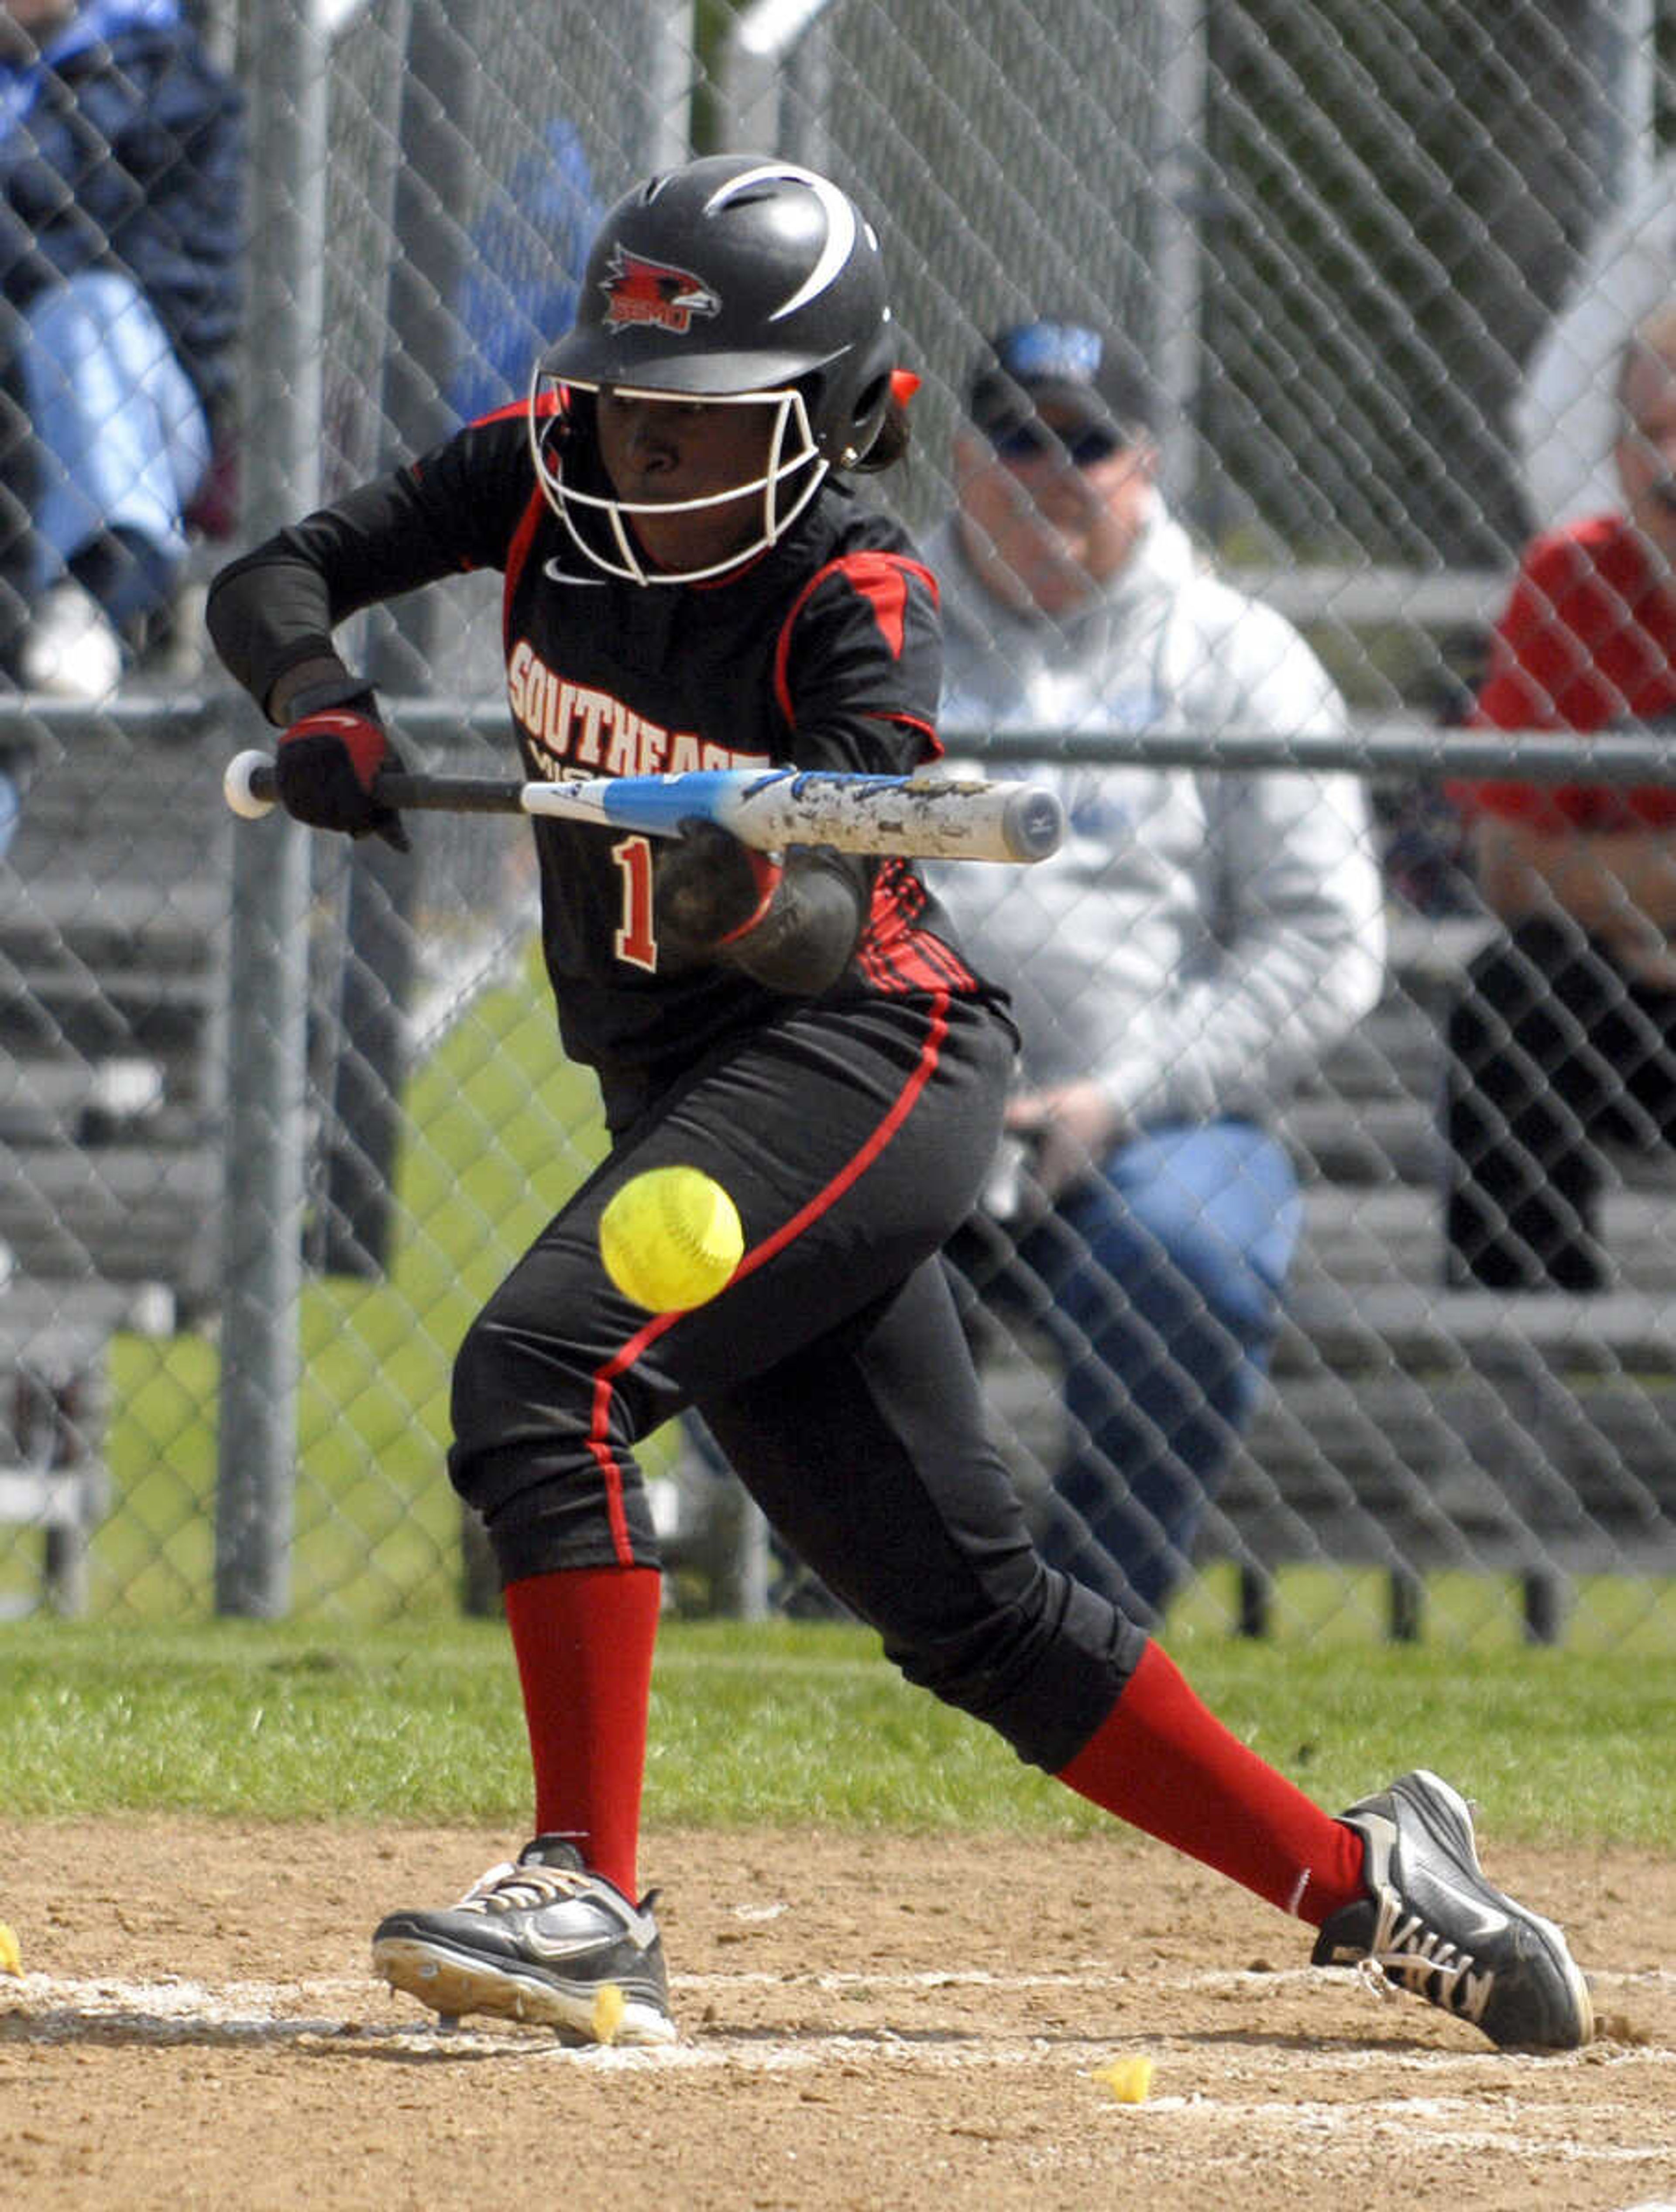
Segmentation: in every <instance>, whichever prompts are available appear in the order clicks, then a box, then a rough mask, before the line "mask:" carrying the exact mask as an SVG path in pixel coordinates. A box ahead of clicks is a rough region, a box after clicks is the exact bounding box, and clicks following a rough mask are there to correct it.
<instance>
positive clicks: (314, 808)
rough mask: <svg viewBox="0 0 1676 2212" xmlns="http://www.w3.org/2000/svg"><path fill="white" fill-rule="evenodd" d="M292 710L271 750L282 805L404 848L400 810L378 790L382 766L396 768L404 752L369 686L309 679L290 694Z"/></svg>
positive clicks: (306, 818)
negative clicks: (387, 802)
mask: <svg viewBox="0 0 1676 2212" xmlns="http://www.w3.org/2000/svg"><path fill="white" fill-rule="evenodd" d="M345 693H346V694H347V696H344V695H345ZM323 695H324V696H323ZM299 708H301V710H302V711H301V713H299V712H298V709H299ZM291 712H292V714H293V715H294V716H295V717H296V719H295V720H293V721H292V722H291V724H290V726H289V728H287V729H286V730H284V731H283V732H282V734H281V736H280V739H279V750H278V751H277V754H276V755H275V757H274V781H275V783H276V785H277V787H278V791H279V799H280V804H281V805H283V807H284V809H285V811H286V812H287V813H288V814H292V815H295V816H296V819H297V820H298V821H299V822H307V823H308V824H309V825H310V827H311V828H313V829H341V830H342V831H344V834H345V835H346V836H350V837H365V836H379V837H382V838H383V840H384V842H386V844H387V845H393V847H394V848H395V849H396V851H397V852H399V853H405V852H407V851H408V850H409V849H410V848H409V845H408V841H407V832H406V831H405V829H403V828H402V825H401V817H400V816H399V814H398V813H397V812H396V810H395V809H394V807H393V806H385V805H381V804H380V803H379V801H378V800H377V799H375V798H374V796H373V782H374V779H375V777H376V776H377V775H378V773H379V770H380V769H386V768H389V769H399V768H400V766H401V759H400V756H399V754H398V753H397V751H396V749H395V747H394V746H393V744H391V742H390V735H389V732H388V731H387V730H386V728H385V726H384V725H383V723H382V722H381V720H380V719H379V714H378V702H377V701H376V700H375V698H374V696H373V694H372V691H371V690H370V689H369V688H368V687H367V686H365V685H363V686H361V687H360V688H359V689H358V690H350V689H349V687H348V686H347V685H339V684H315V685H311V686H309V687H308V688H306V689H305V690H302V692H300V693H299V694H298V696H296V698H295V699H294V700H292V702H291Z"/></svg>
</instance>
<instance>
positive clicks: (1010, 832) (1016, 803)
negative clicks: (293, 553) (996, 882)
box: [1001, 783, 1065, 860]
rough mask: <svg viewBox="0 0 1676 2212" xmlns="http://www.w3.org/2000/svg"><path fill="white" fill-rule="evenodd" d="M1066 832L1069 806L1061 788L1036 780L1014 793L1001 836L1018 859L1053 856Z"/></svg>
mask: <svg viewBox="0 0 1676 2212" xmlns="http://www.w3.org/2000/svg"><path fill="white" fill-rule="evenodd" d="M1001 836H1002V842H1003V843H1004V844H1005V846H1006V848H1007V850H1008V851H1009V853H1010V854H1012V856H1013V858H1014V859H1015V860H1047V859H1049V858H1050V857H1051V855H1052V854H1055V853H1057V851H1058V849H1059V848H1060V846H1061V845H1062V844H1063V842H1064V836H1065V810H1064V808H1063V806H1062V805H1060V803H1059V797H1058V794H1057V792H1052V791H1049V790H1048V789H1047V788H1046V787H1045V786H1044V785H1042V784H1039V783H1036V784H1024V785H1022V786H1021V787H1020V788H1019V789H1018V790H1017V791H1015V792H1014V793H1012V795H1011V797H1010V798H1009V799H1008V801H1007V805H1006V807H1005V810H1004V811H1003V814H1002V817H1001Z"/></svg>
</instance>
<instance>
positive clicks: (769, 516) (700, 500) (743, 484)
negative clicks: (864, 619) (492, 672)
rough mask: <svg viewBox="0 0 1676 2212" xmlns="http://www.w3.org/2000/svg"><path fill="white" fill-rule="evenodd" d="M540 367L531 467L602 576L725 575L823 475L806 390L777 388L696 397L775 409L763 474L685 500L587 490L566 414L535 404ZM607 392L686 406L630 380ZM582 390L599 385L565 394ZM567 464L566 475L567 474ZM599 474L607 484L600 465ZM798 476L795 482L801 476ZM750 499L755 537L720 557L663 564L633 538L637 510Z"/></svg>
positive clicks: (762, 544) (685, 578)
mask: <svg viewBox="0 0 1676 2212" xmlns="http://www.w3.org/2000/svg"><path fill="white" fill-rule="evenodd" d="M540 389H541V387H540V384H539V371H538V382H537V386H536V388H535V390H534V391H533V393H532V398H531V407H530V418H529V419H530V425H531V452H532V455H533V460H534V463H535V473H536V477H537V480H538V481H539V483H540V486H541V489H542V490H543V492H544V493H545V495H546V498H547V501H548V503H549V505H550V506H552V507H553V508H554V509H555V510H556V512H557V513H558V517H559V520H561V521H562V522H563V523H564V526H565V528H566V529H567V530H568V531H569V532H570V537H571V539H572V541H573V542H574V543H575V544H576V548H577V550H579V551H580V552H581V553H582V555H583V556H585V557H586V558H587V559H588V560H589V561H591V562H593V564H594V567H595V568H602V569H604V570H605V572H606V574H607V575H611V576H616V577H619V578H621V579H623V580H625V581H626V582H628V583H632V584H697V583H704V582H705V581H707V580H709V579H710V577H712V576H719V575H724V574H726V573H727V571H728V569H730V568H738V567H739V566H740V563H741V562H746V561H749V560H752V559H753V558H754V557H755V556H757V555H758V554H759V553H762V552H765V551H766V550H767V549H768V548H769V547H770V546H771V545H772V544H775V543H776V541H777V539H778V538H781V537H782V536H783V534H784V532H786V531H787V530H788V529H789V527H790V526H791V525H792V523H794V522H795V520H796V519H797V517H798V516H799V515H800V514H801V513H802V512H803V509H804V508H805V507H807V506H808V503H809V501H811V500H812V499H813V498H814V495H815V494H816V492H817V491H819V489H820V485H821V483H822V481H823V480H824V478H825V477H826V463H825V462H824V461H823V460H822V459H821V458H820V453H818V452H817V450H816V447H815V444H814V436H813V435H812V433H811V431H810V428H809V418H808V409H807V408H806V406H805V405H804V402H803V395H802V394H801V392H798V391H796V390H795V389H788V390H785V391H781V392H737V393H720V394H717V395H716V397H715V398H710V399H705V400H704V401H702V402H699V403H698V404H702V405H704V406H706V407H752V408H759V409H765V410H769V409H771V410H773V417H774V419H773V422H772V424H771V428H770V430H769V436H768V457H767V460H766V463H765V466H764V468H763V469H762V471H761V472H760V473H759V474H758V475H756V476H754V477H747V478H744V479H742V480H741V481H740V482H739V483H732V484H728V485H727V486H725V487H724V488H723V489H722V490H720V491H713V492H704V493H702V494H699V495H696V496H694V497H692V498H690V499H667V500H664V499H659V500H652V499H625V498H623V497H621V496H620V495H619V494H618V493H616V492H615V491H614V490H612V489H606V490H603V491H590V490H587V489H584V488H583V486H582V483H580V482H578V481H577V477H578V476H579V474H580V471H578V470H577V469H576V465H575V463H574V462H570V458H569V455H568V454H567V451H566V447H567V445H570V443H572V442H573V438H574V418H572V427H571V428H570V429H567V428H565V427H564V426H565V423H566V416H565V414H564V413H563V412H558V413H545V411H541V410H540ZM607 389H608V390H609V391H610V392H611V394H612V396H613V398H619V399H650V400H655V401H657V402H660V403H661V404H665V405H681V404H692V403H691V402H683V401H682V400H681V399H680V398H677V397H676V395H674V394H673V393H670V392H654V391H647V390H644V389H642V388H637V387H633V386H621V385H619V386H609V387H607ZM576 393H587V394H588V395H589V396H591V397H592V398H594V399H595V400H597V399H598V397H599V392H598V388H597V387H595V386H590V385H582V384H572V385H569V386H566V395H567V398H568V397H569V396H570V394H576ZM567 462H569V465H570V473H568V474H567ZM600 477H601V479H602V480H603V481H605V482H606V483H607V484H608V483H609V478H608V477H606V474H605V471H604V467H603V464H601V466H600ZM800 477H801V482H799V481H798V479H799V478H800ZM750 498H755V499H756V500H757V501H758V504H759V528H758V530H757V532H756V534H755V536H754V537H753V538H750V539H749V540H748V542H747V543H746V544H743V545H741V546H740V547H738V548H735V549H734V550H730V551H729V552H728V553H727V554H726V555H724V556H722V558H721V559H719V560H716V561H712V562H707V563H705V564H704V565H702V566H698V567H683V568H667V567H664V566H662V565H661V564H660V565H653V564H652V563H650V562H648V560H647V557H646V555H645V553H644V552H643V550H642V549H641V547H640V545H639V544H637V540H636V538H635V535H634V532H633V529H632V523H633V519H634V518H635V517H636V516H637V515H643V514H644V515H652V516H658V517H667V516H669V515H679V514H693V513H704V512H707V511H709V510H711V509H714V508H717V507H731V506H734V505H735V504H736V503H738V502H739V501H742V500H746V499H750Z"/></svg>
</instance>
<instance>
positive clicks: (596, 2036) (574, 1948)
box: [373, 1836, 675, 2044]
mask: <svg viewBox="0 0 1676 2212" xmlns="http://www.w3.org/2000/svg"><path fill="white" fill-rule="evenodd" d="M654 1897H655V1893H653V1895H651V1896H648V1897H646V1898H644V1899H642V1901H641V1903H640V1904H639V1905H631V1903H630V1902H629V1900H628V1899H627V1898H626V1897H625V1896H624V1895H623V1893H622V1892H621V1891H620V1890H619V1889H617V1888H616V1887H613V1884H612V1883H610V1882H608V1881H606V1880H605V1878H604V1876H603V1875H596V1874H590V1873H589V1872H588V1869H587V1868H586V1867H585V1866H584V1865H583V1864H582V1855H581V1853H580V1852H579V1851H578V1850H576V1845H575V1844H571V1843H567V1842H566V1841H565V1840H564V1838H562V1837H558V1836H538V1837H537V1838H535V1841H534V1842H533V1843H532V1844H526V1845H525V1846H524V1848H523V1850H521V1852H520V1853H519V1855H518V1857H517V1859H516V1861H515V1863H511V1864H509V1865H505V1866H497V1867H491V1869H490V1870H489V1872H488V1873H487V1874H486V1875H484V1877H483V1879H482V1880H481V1881H478V1882H476V1883H474V1884H473V1885H472V1888H471V1889H469V1890H468V1891H467V1892H466V1895H465V1896H464V1897H462V1898H461V1899H460V1902H459V1904H458V1905H450V1906H448V1908H446V1909H445V1910H444V1911H440V1912H393V1913H391V1914H390V1915H389V1917H387V1919H385V1920H382V1921H381V1922H380V1923H379V1925H378V1927H377V1929H376V1930H375V1933H374V1936H373V1972H375V1973H376V1974H379V1975H381V1977H382V1978H383V1979H384V1980H385V1981H387V1982H388V1983H389V1984H390V1986H391V1988H392V1989H396V1990H405V1991H406V1992H407V1994H408V1996H414V1997H417V1999H418V2000H419V2002H420V2003H421V2004H427V2005H429V2006H430V2008H431V2009H432V2010H433V2011H434V2012H436V2013H439V2014H440V2015H442V2020H443V2021H444V2022H445V2023H451V2022H453V2021H456V2020H458V2019H459V2017H460V2015H461V2014H462V2013H468V2012H481V2013H491V2014H493V2015H495V2016H496V2017H497V2019H501V2020H522V2021H534V2022H538V2023H540V2024H542V2025H545V2026H548V2027H556V2028H557V2029H558V2031H559V2033H560V2034H561V2035H562V2036H563V2037H564V2039H566V2040H567V2041H569V2042H573V2043H622V2044H631V2043H632V2044H645V2043H673V2041H674V2040H675V2023H674V2021H673V2020H672V2019H671V2018H670V2016H669V1984H668V1978H667V1974H666V1972H665V1971H664V1964H663V1944H662V1940H661V1937H660V1936H659V1935H658V1929H657V1922H656V1920H655V1918H654V1917H653V1915H652V1905H653V1901H654Z"/></svg>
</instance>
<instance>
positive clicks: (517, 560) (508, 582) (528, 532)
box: [501, 486, 547, 653]
mask: <svg viewBox="0 0 1676 2212" xmlns="http://www.w3.org/2000/svg"><path fill="white" fill-rule="evenodd" d="M546 504H547V497H546V494H545V492H544V491H542V490H541V489H540V488H539V486H538V487H537V488H536V489H535V490H534V491H533V492H532V493H531V494H530V501H529V505H528V506H527V507H526V508H525V509H524V513H523V519H522V520H521V522H520V523H519V525H518V527H517V528H516V529H515V531H514V532H513V533H512V543H511V544H509V546H508V547H507V549H506V577H505V580H504V582H503V586H502V589H501V642H502V645H503V648H504V649H505V651H507V652H508V653H510V652H511V650H512V595H513V593H514V592H515V591H516V590H517V588H518V580H519V578H520V577H521V575H522V574H523V573H524V563H525V562H526V561H527V560H528V558H529V549H530V541H531V539H532V538H533V537H534V536H535V530H536V525H537V524H538V523H539V521H540V520H541V517H542V513H543V512H544V511H545V507H546Z"/></svg>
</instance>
